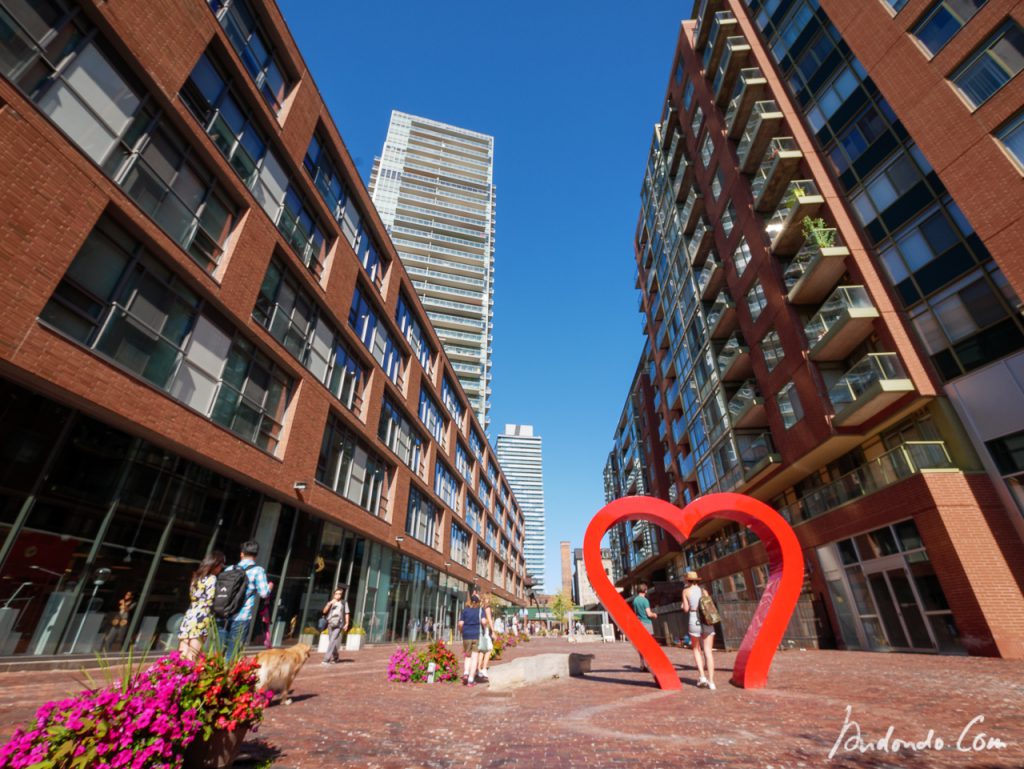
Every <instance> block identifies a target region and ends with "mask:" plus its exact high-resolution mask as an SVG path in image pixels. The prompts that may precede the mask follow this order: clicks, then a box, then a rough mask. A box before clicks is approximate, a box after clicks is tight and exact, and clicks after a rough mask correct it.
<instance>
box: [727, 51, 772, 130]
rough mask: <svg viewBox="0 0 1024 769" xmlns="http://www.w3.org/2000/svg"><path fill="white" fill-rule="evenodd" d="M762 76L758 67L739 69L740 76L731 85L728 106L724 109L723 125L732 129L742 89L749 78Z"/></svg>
mask: <svg viewBox="0 0 1024 769" xmlns="http://www.w3.org/2000/svg"><path fill="white" fill-rule="evenodd" d="M763 77H764V75H762V74H761V70H760V69H759V68H758V67H744V68H743V69H741V70H740V76H739V77H738V78H737V79H736V85H735V86H734V87H733V96H732V98H731V99H729V107H728V108H727V109H726V111H725V125H726V126H727V127H728V128H729V129H730V130H731V129H732V120H733V118H734V117H736V112H737V111H738V110H739V108H740V102H741V101H742V100H743V91H744V90H745V89H746V87H747V85H748V84H749V83H750V81H751V80H755V79H757V78H763Z"/></svg>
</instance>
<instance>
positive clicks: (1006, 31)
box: [951, 20, 1024, 108]
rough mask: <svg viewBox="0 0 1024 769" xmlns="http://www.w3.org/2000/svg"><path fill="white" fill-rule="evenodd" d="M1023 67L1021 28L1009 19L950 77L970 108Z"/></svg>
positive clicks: (1022, 33) (987, 97)
mask: <svg viewBox="0 0 1024 769" xmlns="http://www.w3.org/2000/svg"><path fill="white" fill-rule="evenodd" d="M1022 68H1024V29H1022V28H1021V26H1020V24H1018V23H1017V22H1016V21H1013V20H1010V21H1008V22H1007V23H1006V24H1005V25H1004V26H1003V27H1002V28H1001V29H1000V30H999V31H998V32H997V33H996V34H995V36H993V37H992V38H990V39H989V40H988V41H987V42H986V43H985V44H984V45H983V46H982V47H981V49H980V50H979V51H978V52H977V53H975V54H974V55H973V56H972V57H971V58H970V59H969V60H968V61H967V62H966V63H965V64H964V65H963V66H962V67H960V68H959V69H958V70H957V71H956V72H954V73H953V75H952V77H951V80H952V81H953V83H954V84H955V85H956V87H957V88H959V89H960V93H962V94H963V95H964V97H965V98H966V99H967V101H968V103H969V104H970V105H971V106H972V107H975V108H977V107H980V106H981V105H982V104H984V103H985V102H986V101H988V99H989V97H991V96H992V94H994V93H995V92H996V91H998V90H999V89H1000V88H1002V87H1003V86H1004V85H1006V84H1007V83H1008V82H1010V80H1012V79H1013V78H1014V76H1015V75H1016V74H1017V73H1018V72H1020V71H1021V69H1022Z"/></svg>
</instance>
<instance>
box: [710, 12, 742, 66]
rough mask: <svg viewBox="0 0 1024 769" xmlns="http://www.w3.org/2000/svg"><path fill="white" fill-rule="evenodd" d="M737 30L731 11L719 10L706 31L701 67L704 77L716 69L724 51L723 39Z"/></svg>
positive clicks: (737, 24)
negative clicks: (709, 29) (706, 39)
mask: <svg viewBox="0 0 1024 769" xmlns="http://www.w3.org/2000/svg"><path fill="white" fill-rule="evenodd" d="M737 31H739V22H738V21H736V17H735V16H733V15H732V11H719V12H718V13H716V14H715V17H714V19H713V20H712V21H711V32H709V33H708V45H707V48H705V49H704V58H703V61H702V67H703V69H704V77H706V78H708V79H710V77H711V73H712V72H715V71H716V70H717V69H718V62H719V61H721V59H722V54H723V53H725V41H726V40H727V39H728V38H730V37H733V36H735V34H736V32H737Z"/></svg>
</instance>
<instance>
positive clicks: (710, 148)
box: [700, 133, 715, 168]
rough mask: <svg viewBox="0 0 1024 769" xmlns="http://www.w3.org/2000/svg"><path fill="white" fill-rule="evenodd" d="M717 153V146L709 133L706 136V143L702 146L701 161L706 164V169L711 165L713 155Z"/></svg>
mask: <svg viewBox="0 0 1024 769" xmlns="http://www.w3.org/2000/svg"><path fill="white" fill-rule="evenodd" d="M714 151H715V145H714V144H713V143H712V141H711V134H710V133H707V134H705V135H704V141H703V142H702V143H701V145H700V159H701V162H702V163H704V167H705V168H707V167H708V165H710V163H711V155H712V154H713V153H714Z"/></svg>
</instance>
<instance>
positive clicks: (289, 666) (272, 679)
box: [256, 644, 312, 705]
mask: <svg viewBox="0 0 1024 769" xmlns="http://www.w3.org/2000/svg"><path fill="white" fill-rule="evenodd" d="M310 651H312V647H311V646H310V645H309V644H295V645H294V646H289V647H288V648H286V649H267V650H266V651H263V652H260V653H259V654H257V655H256V661H257V662H259V663H260V673H259V675H260V680H259V688H260V689H270V691H272V692H273V693H274V695H275V696H278V697H280V698H281V701H282V702H284V704H285V705H291V704H292V698H291V693H292V682H293V681H294V680H295V676H297V675H298V674H299V671H300V670H302V666H303V665H305V664H306V660H308V659H309V653H310Z"/></svg>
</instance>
